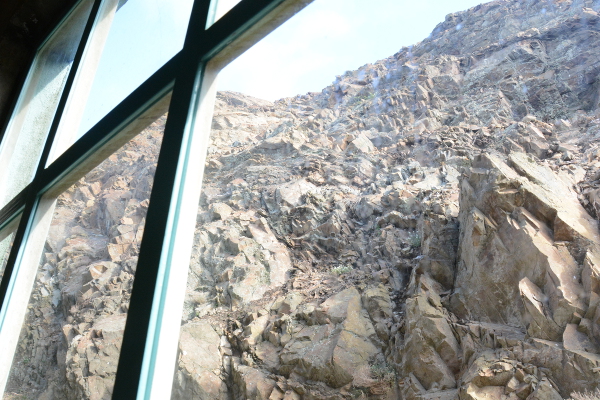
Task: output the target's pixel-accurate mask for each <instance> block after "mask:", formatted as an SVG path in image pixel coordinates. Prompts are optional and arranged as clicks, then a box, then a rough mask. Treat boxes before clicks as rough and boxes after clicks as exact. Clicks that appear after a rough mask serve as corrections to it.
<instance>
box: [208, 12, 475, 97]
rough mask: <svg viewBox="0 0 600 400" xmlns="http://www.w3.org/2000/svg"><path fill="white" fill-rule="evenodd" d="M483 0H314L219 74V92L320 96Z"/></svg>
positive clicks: (264, 95) (256, 95)
mask: <svg viewBox="0 0 600 400" xmlns="http://www.w3.org/2000/svg"><path fill="white" fill-rule="evenodd" d="M481 3H482V1H481V0H418V1H414V0H411V1H407V0H315V1H314V2H313V3H312V4H310V5H309V6H308V7H306V8H305V9H304V10H302V11H301V12H300V13H298V15H296V16H295V17H293V18H292V19H290V20H289V21H288V22H287V23H286V24H284V25H282V26H281V27H280V28H278V29H277V30H276V31H275V32H273V33H271V35H269V36H268V37H266V38H265V39H263V40H262V41H261V42H259V43H258V44H257V45H255V46H254V47H253V48H251V49H250V50H248V51H247V52H246V53H245V54H243V55H242V56H241V57H239V58H238V59H237V60H235V61H234V62H233V63H232V64H230V65H229V66H228V67H227V68H226V69H225V70H223V71H222V72H221V75H220V77H219V79H220V81H219V84H218V87H219V89H220V90H234V91H238V92H242V93H246V94H250V95H252V96H255V97H259V98H264V99H267V100H276V99H279V98H282V97H290V96H294V95H296V94H305V93H306V92H310V91H321V89H323V88H324V87H326V86H327V85H329V84H331V82H333V81H334V80H335V76H336V75H341V74H343V73H344V72H345V71H347V70H354V69H357V68H358V67H360V66H362V65H364V64H367V63H372V62H375V61H377V60H380V59H383V58H386V57H388V56H391V55H393V54H394V53H396V52H397V51H398V50H400V48H401V47H402V46H408V45H411V44H415V43H417V42H419V41H421V40H423V39H425V38H426V37H427V36H428V35H429V34H430V33H431V31H432V30H433V29H434V28H435V26H436V25H437V24H438V23H440V22H442V21H444V18H445V16H446V15H447V14H449V13H452V12H456V11H462V10H466V9H468V8H470V7H473V6H476V5H478V4H481Z"/></svg>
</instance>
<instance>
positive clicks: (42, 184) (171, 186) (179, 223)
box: [0, 0, 312, 400]
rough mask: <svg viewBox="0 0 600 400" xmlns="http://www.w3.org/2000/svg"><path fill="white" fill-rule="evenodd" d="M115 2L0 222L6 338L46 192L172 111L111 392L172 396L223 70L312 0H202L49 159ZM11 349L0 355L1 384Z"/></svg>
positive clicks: (0, 302)
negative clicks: (26, 180) (122, 91)
mask: <svg viewBox="0 0 600 400" xmlns="http://www.w3.org/2000/svg"><path fill="white" fill-rule="evenodd" d="M108 1H111V0H95V1H94V5H93V7H92V10H91V14H90V16H89V20H88V22H87V25H86V27H85V29H84V33H83V38H82V40H81V44H80V45H79V48H78V50H77V53H76V56H75V60H74V62H73V66H72V69H71V71H70V72H69V76H68V78H67V82H66V86H65V89H64V91H63V93H62V95H61V98H60V101H59V104H58V108H57V111H56V113H55V116H54V119H53V121H52V125H51V128H50V132H49V134H48V138H47V140H46V143H45V145H44V150H43V152H42V156H41V159H40V161H39V163H38V166H37V169H36V172H35V175H34V178H33V180H32V182H31V183H30V184H29V185H28V186H27V187H26V188H25V189H24V190H22V191H21V193H19V194H18V195H17V196H15V197H14V198H13V199H12V200H10V202H9V203H8V204H7V205H6V206H5V207H3V208H2V209H1V210H0V230H5V229H9V228H13V227H14V225H15V224H16V221H18V228H17V230H16V234H15V237H14V243H13V246H12V249H11V252H10V255H9V257H8V261H7V265H6V269H5V272H4V277H3V279H2V281H1V282H0V341H3V339H4V338H9V337H12V338H14V337H15V335H16V336H18V334H19V331H20V326H21V321H18V323H16V322H14V321H13V322H11V321H10V316H11V313H12V312H13V311H14V310H16V309H19V308H22V307H26V305H27V304H21V303H22V301H21V302H17V301H14V298H15V297H14V296H15V291H16V290H17V289H18V287H16V286H15V284H16V282H18V278H19V276H20V275H21V274H23V272H22V271H21V270H20V267H21V266H22V265H23V264H25V263H26V262H27V259H28V258H30V259H31V258H35V254H34V255H30V254H28V253H29V252H30V249H31V248H32V247H35V245H36V243H35V242H36V241H37V242H39V236H40V235H39V234H38V233H36V228H37V227H38V225H39V224H40V220H43V219H44V211H45V210H47V205H46V203H47V202H48V200H46V198H48V197H52V196H56V195H58V194H59V193H60V192H62V191H63V190H65V189H66V188H67V187H69V186H71V185H72V184H73V183H74V182H76V181H77V180H78V179H79V177H81V176H82V174H84V173H85V172H87V171H89V170H90V169H92V168H93V167H94V166H95V165H97V164H99V163H100V162H101V161H102V159H103V158H104V157H105V156H106V155H107V154H109V153H111V152H112V151H114V150H116V149H117V148H119V147H121V146H122V145H123V144H124V143H126V142H127V141H128V140H129V139H131V137H132V136H133V135H135V134H136V133H137V132H139V131H140V130H141V128H143V126H142V125H143V122H144V121H146V124H147V123H149V122H151V121H153V120H154V119H156V118H157V117H159V116H160V115H162V114H163V113H164V112H165V111H168V112H169V115H168V119H167V122H166V126H165V132H164V138H163V143H162V146H161V150H160V154H159V158H158V166H157V169H156V174H155V181H154V182H155V184H154V189H153V190H152V194H151V197H150V206H149V209H148V214H147V217H146V230H145V234H144V237H143V240H142V244H141V246H140V254H139V261H138V268H137V271H136V277H135V282H134V285H133V289H132V296H131V302H130V307H129V313H128V317H127V322H126V326H125V332H124V337H123V343H122V348H121V356H120V357H119V364H118V369H117V376H116V381H115V386H114V392H113V399H128V400H130V399H157V400H158V399H160V400H164V399H166V398H169V396H170V391H171V386H172V378H173V371H174V368H175V362H176V354H177V340H178V337H179V327H180V323H179V321H180V315H181V310H182V307H183V294H184V292H185V290H183V289H184V287H185V283H186V278H187V272H188V271H187V269H188V262H189V257H190V252H191V241H192V239H193V230H194V222H195V220H196V218H195V213H196V211H197V208H196V207H197V204H198V199H199V196H200V189H201V187H200V186H201V182H202V173H203V166H204V157H205V154H206V146H207V142H208V136H209V134H210V123H211V119H212V112H213V106H214V100H215V95H216V89H215V84H214V83H215V78H216V76H217V74H218V72H219V71H220V70H221V69H222V68H223V67H224V66H225V65H227V64H228V63H229V62H230V61H232V60H233V59H235V58H236V57H237V56H238V55H240V54H241V53H242V52H244V51H245V50H247V49H248V48H250V47H251V46H252V45H253V44H254V43H256V42H258V41H259V40H260V39H262V38H263V37H264V36H266V35H267V34H269V33H270V32H271V31H273V30H274V29H275V28H277V27H278V26H279V25H281V24H282V23H283V22H285V21H286V20H287V19H289V18H290V17H292V16H293V15H294V14H296V13H297V12H298V11H300V10H301V9H302V8H304V7H305V6H306V5H308V4H309V3H311V2H312V0H242V1H240V2H239V3H238V4H236V5H235V6H234V7H233V8H232V9H231V10H229V11H228V12H227V13H226V14H225V15H224V16H223V17H221V18H219V19H218V20H217V21H215V10H216V1H217V0H213V1H212V4H211V1H210V0H195V1H194V5H193V8H192V13H191V17H190V22H189V27H188V30H187V34H186V38H185V42H184V46H183V49H182V50H181V51H180V52H179V53H178V54H177V55H175V56H174V57H173V58H172V59H171V60H170V61H168V62H167V63H166V64H165V65H164V66H163V67H161V68H160V69H159V70H158V71H156V72H155V73H154V74H153V75H152V76H151V77H150V78H148V79H147V80H146V81H145V82H144V83H143V84H142V85H140V86H139V87H138V88H137V89H136V90H135V91H134V92H133V93H131V94H130V95H129V96H128V97H127V98H125V100H123V101H122V102H121V103H120V104H119V105H117V106H116V107H115V108H114V109H112V110H111V111H110V112H109V113H108V114H107V115H106V116H105V117H104V118H103V119H102V120H100V121H99V122H98V123H97V124H96V125H95V126H94V127H92V128H91V129H90V130H89V131H88V132H87V133H85V134H84V135H83V136H82V137H81V138H79V139H78V140H77V141H76V142H75V143H74V144H73V145H72V146H71V147H69V148H68V149H67V150H66V151H65V152H64V153H63V154H62V155H60V156H59V157H58V158H56V160H54V161H53V162H52V163H51V164H50V165H48V166H47V167H46V163H47V161H48V159H49V156H50V152H51V149H52V145H53V143H54V142H55V139H56V133H57V129H58V125H59V123H60V120H61V116H62V115H63V113H64V111H65V105H66V102H67V98H68V95H69V93H70V92H71V90H73V88H74V85H75V74H76V73H77V71H78V67H80V64H81V60H82V57H83V54H84V51H85V46H86V45H87V44H88V43H90V42H91V41H93V40H94V34H95V32H94V29H93V26H94V20H95V18H96V17H97V15H98V13H99V12H100V10H101V9H102V6H103V4H104V3H106V2H108ZM153 118H154V119H153ZM140 124H142V125H140ZM0 137H2V136H0ZM0 173H1V172H0ZM192 215H193V216H194V217H193V218H190V216H192ZM19 218H20V219H19ZM44 235H45V233H44ZM37 245H38V246H39V243H37ZM34 253H35V252H34ZM38 258H39V254H38ZM21 297H22V296H21ZM12 356H13V354H12V352H11V353H10V354H6V353H4V354H3V356H2V357H0V389H2V392H3V391H4V385H5V384H6V380H7V378H8V374H9V372H10V364H11V361H12Z"/></svg>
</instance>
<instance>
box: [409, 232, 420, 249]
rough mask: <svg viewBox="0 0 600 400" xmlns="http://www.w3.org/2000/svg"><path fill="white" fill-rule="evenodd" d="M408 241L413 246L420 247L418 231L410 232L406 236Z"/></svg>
mask: <svg viewBox="0 0 600 400" xmlns="http://www.w3.org/2000/svg"><path fill="white" fill-rule="evenodd" d="M408 243H409V244H410V246H411V247H413V248H417V247H421V235H419V233H418V232H412V233H411V234H410V236H409V237H408Z"/></svg>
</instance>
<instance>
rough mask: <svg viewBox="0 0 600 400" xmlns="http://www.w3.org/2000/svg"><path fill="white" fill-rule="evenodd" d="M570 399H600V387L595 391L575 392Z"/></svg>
mask: <svg viewBox="0 0 600 400" xmlns="http://www.w3.org/2000/svg"><path fill="white" fill-rule="evenodd" d="M569 400H600V388H596V390H594V391H593V392H573V393H571V398H570V399H569Z"/></svg>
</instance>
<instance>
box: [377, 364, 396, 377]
mask: <svg viewBox="0 0 600 400" xmlns="http://www.w3.org/2000/svg"><path fill="white" fill-rule="evenodd" d="M395 376H396V372H395V371H394V369H393V368H392V367H390V366H389V365H387V364H386V363H384V362H383V363H380V362H378V363H375V364H372V365H371V377H372V378H373V379H377V380H378V381H392V380H394V377H395Z"/></svg>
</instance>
